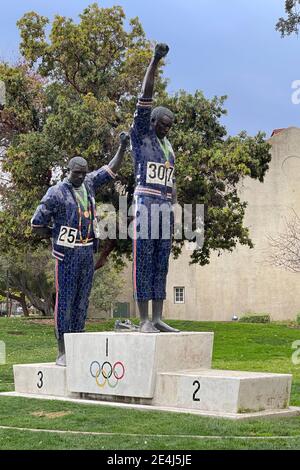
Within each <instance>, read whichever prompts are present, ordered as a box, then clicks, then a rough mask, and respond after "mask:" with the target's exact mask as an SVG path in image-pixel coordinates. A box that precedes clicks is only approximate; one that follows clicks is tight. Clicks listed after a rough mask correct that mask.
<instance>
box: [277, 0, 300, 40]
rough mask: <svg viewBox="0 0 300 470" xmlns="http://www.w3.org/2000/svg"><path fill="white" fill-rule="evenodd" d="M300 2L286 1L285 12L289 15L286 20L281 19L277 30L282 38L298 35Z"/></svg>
mask: <svg viewBox="0 0 300 470" xmlns="http://www.w3.org/2000/svg"><path fill="white" fill-rule="evenodd" d="M299 4H300V0H285V12H286V14H287V17H286V18H283V17H281V18H279V20H278V22H277V24H276V29H277V31H279V32H280V33H281V36H282V37H284V36H289V35H290V34H293V33H296V34H298V31H299V24H300V13H299V10H298V8H297V7H298V6H299Z"/></svg>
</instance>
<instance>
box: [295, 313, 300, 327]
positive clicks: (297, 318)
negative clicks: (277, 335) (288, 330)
mask: <svg viewBox="0 0 300 470" xmlns="http://www.w3.org/2000/svg"><path fill="white" fill-rule="evenodd" d="M296 323H297V325H300V313H298V315H297V317H296Z"/></svg>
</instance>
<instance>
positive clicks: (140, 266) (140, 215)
mask: <svg viewBox="0 0 300 470" xmlns="http://www.w3.org/2000/svg"><path fill="white" fill-rule="evenodd" d="M154 205H155V210H151V209H152V208H153V207H154ZM163 208H164V209H165V212H164V211H163ZM145 209H146V210H145ZM167 209H168V210H167ZM168 211H169V215H168ZM157 213H159V214H157ZM153 214H155V215H153ZM133 223H134V235H133V287H134V289H133V290H134V298H135V300H137V301H147V300H164V299H165V298H166V281H167V274H168V268H169V256H170V252H171V245H172V232H173V226H174V222H173V212H172V205H171V202H168V201H165V200H161V199H156V198H153V197H150V196H135V220H134V222H133Z"/></svg>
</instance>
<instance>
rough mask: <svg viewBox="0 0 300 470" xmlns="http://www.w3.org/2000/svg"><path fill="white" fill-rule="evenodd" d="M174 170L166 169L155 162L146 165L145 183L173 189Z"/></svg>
mask: <svg viewBox="0 0 300 470" xmlns="http://www.w3.org/2000/svg"><path fill="white" fill-rule="evenodd" d="M173 172H174V168H173V167H170V168H166V167H165V165H163V164H161V163H156V162H148V163H147V180H146V181H147V183H152V184H162V185H166V186H169V187H170V188H172V187H173Z"/></svg>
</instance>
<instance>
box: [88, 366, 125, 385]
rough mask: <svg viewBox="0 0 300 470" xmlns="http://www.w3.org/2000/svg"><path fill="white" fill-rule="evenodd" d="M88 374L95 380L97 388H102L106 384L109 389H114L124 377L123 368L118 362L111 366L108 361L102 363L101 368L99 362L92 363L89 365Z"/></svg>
mask: <svg viewBox="0 0 300 470" xmlns="http://www.w3.org/2000/svg"><path fill="white" fill-rule="evenodd" d="M90 373H91V376H92V377H94V379H96V384H97V385H98V387H100V388H102V387H104V386H105V385H106V383H107V384H108V385H109V387H111V388H115V387H116V386H117V385H118V382H119V380H122V379H123V377H124V375H125V367H124V365H123V364H122V362H120V361H117V362H115V363H114V365H113V366H112V365H111V363H110V362H108V361H105V362H103V364H102V366H101V365H100V362H98V361H93V362H92V363H91V365H90ZM100 376H101V377H102V378H100ZM99 379H100V380H99Z"/></svg>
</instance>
